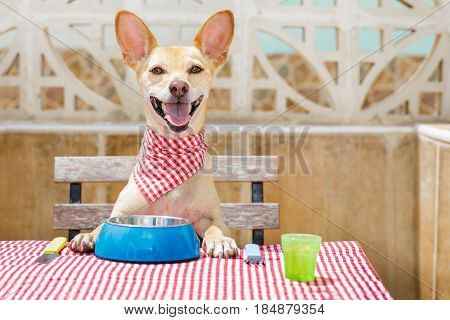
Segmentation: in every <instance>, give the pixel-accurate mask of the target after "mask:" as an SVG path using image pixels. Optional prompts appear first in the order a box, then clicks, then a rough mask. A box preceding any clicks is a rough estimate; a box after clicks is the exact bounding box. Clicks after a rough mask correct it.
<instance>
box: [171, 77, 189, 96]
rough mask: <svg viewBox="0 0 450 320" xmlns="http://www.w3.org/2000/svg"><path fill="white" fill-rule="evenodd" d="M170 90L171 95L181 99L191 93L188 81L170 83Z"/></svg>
mask: <svg viewBox="0 0 450 320" xmlns="http://www.w3.org/2000/svg"><path fill="white" fill-rule="evenodd" d="M169 90H170V93H171V94H173V95H175V96H177V97H181V96H182V95H184V94H185V93H186V92H188V91H189V84H188V83H187V82H186V81H182V80H174V81H172V82H171V83H170V85H169Z"/></svg>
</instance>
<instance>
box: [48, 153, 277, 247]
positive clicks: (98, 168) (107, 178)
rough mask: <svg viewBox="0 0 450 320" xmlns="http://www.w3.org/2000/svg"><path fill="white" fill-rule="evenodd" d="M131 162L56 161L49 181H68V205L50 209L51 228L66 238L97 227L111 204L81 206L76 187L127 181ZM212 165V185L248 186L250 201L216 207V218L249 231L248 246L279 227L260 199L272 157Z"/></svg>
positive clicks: (273, 176) (219, 159)
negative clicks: (237, 183)
mask: <svg viewBox="0 0 450 320" xmlns="http://www.w3.org/2000/svg"><path fill="white" fill-rule="evenodd" d="M135 162H136V158H135V157H56V158H55V178H54V180H55V182H57V183H70V195H69V203H66V204H55V205H54V208H53V227H54V229H67V230H69V239H70V240H71V239H73V238H74V237H75V236H76V235H77V234H78V233H79V232H80V230H81V229H93V228H96V227H97V226H98V225H99V224H101V223H102V222H103V221H104V220H105V219H107V218H108V217H109V216H110V213H111V211H112V208H113V204H85V203H81V187H82V183H84V182H125V181H128V178H129V176H130V173H131V171H132V169H133V168H134V165H135ZM212 165H213V168H215V170H213V171H212V172H214V180H215V181H240V182H245V181H246V182H251V183H252V199H251V203H222V204H221V206H222V215H223V219H224V222H225V224H226V225H227V226H228V227H229V228H230V229H244V228H246V229H252V233H253V234H252V235H253V243H256V244H260V245H262V244H264V229H270V228H279V225H280V215H279V208H278V204H277V203H264V201H263V182H264V181H277V180H278V158H277V157H275V156H247V157H241V156H215V157H213V161H212ZM219 196H220V195H219Z"/></svg>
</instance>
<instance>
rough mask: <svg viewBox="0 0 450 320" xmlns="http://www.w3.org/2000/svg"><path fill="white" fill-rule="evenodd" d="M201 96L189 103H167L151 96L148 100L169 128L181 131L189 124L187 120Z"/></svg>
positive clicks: (189, 118) (196, 106) (198, 105)
mask: <svg viewBox="0 0 450 320" xmlns="http://www.w3.org/2000/svg"><path fill="white" fill-rule="evenodd" d="M202 100H203V96H200V97H198V98H197V99H196V100H195V101H193V102H190V103H182V102H179V101H178V102H176V103H168V102H163V101H161V100H159V99H158V98H156V97H154V96H151V97H150V102H151V104H152V107H153V109H154V110H155V112H156V113H157V114H158V115H159V116H160V117H161V118H163V119H164V120H165V121H166V122H167V125H168V126H169V128H170V129H171V130H172V131H175V132H182V131H184V130H186V129H187V128H188V126H189V121H190V120H191V118H192V115H193V114H194V112H195V111H196V110H197V109H198V107H200V104H201V103H202Z"/></svg>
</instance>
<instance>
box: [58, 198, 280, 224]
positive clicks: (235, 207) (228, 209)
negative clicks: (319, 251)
mask: <svg viewBox="0 0 450 320" xmlns="http://www.w3.org/2000/svg"><path fill="white" fill-rule="evenodd" d="M221 207H222V215H223V220H224V222H225V224H226V225H227V226H228V227H229V228H231V229H245V228H248V229H269V228H279V227H280V215H279V208H278V204H277V203H222V204H221ZM112 208H113V204H94V203H92V204H69V203H64V204H55V205H54V207H53V228H54V229H93V228H95V227H97V226H98V225H99V224H100V223H102V222H103V221H104V220H105V219H107V218H109V216H110V214H111V211H112Z"/></svg>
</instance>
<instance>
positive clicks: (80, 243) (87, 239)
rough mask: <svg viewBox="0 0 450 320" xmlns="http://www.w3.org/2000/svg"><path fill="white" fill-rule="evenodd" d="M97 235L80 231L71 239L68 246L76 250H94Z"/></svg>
mask: <svg viewBox="0 0 450 320" xmlns="http://www.w3.org/2000/svg"><path fill="white" fill-rule="evenodd" d="M94 245H95V236H94V235H93V234H92V233H80V234H77V235H76V236H75V238H73V240H72V241H70V242H69V243H68V244H67V246H68V247H69V249H71V250H73V251H76V252H82V253H83V252H92V251H94Z"/></svg>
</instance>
